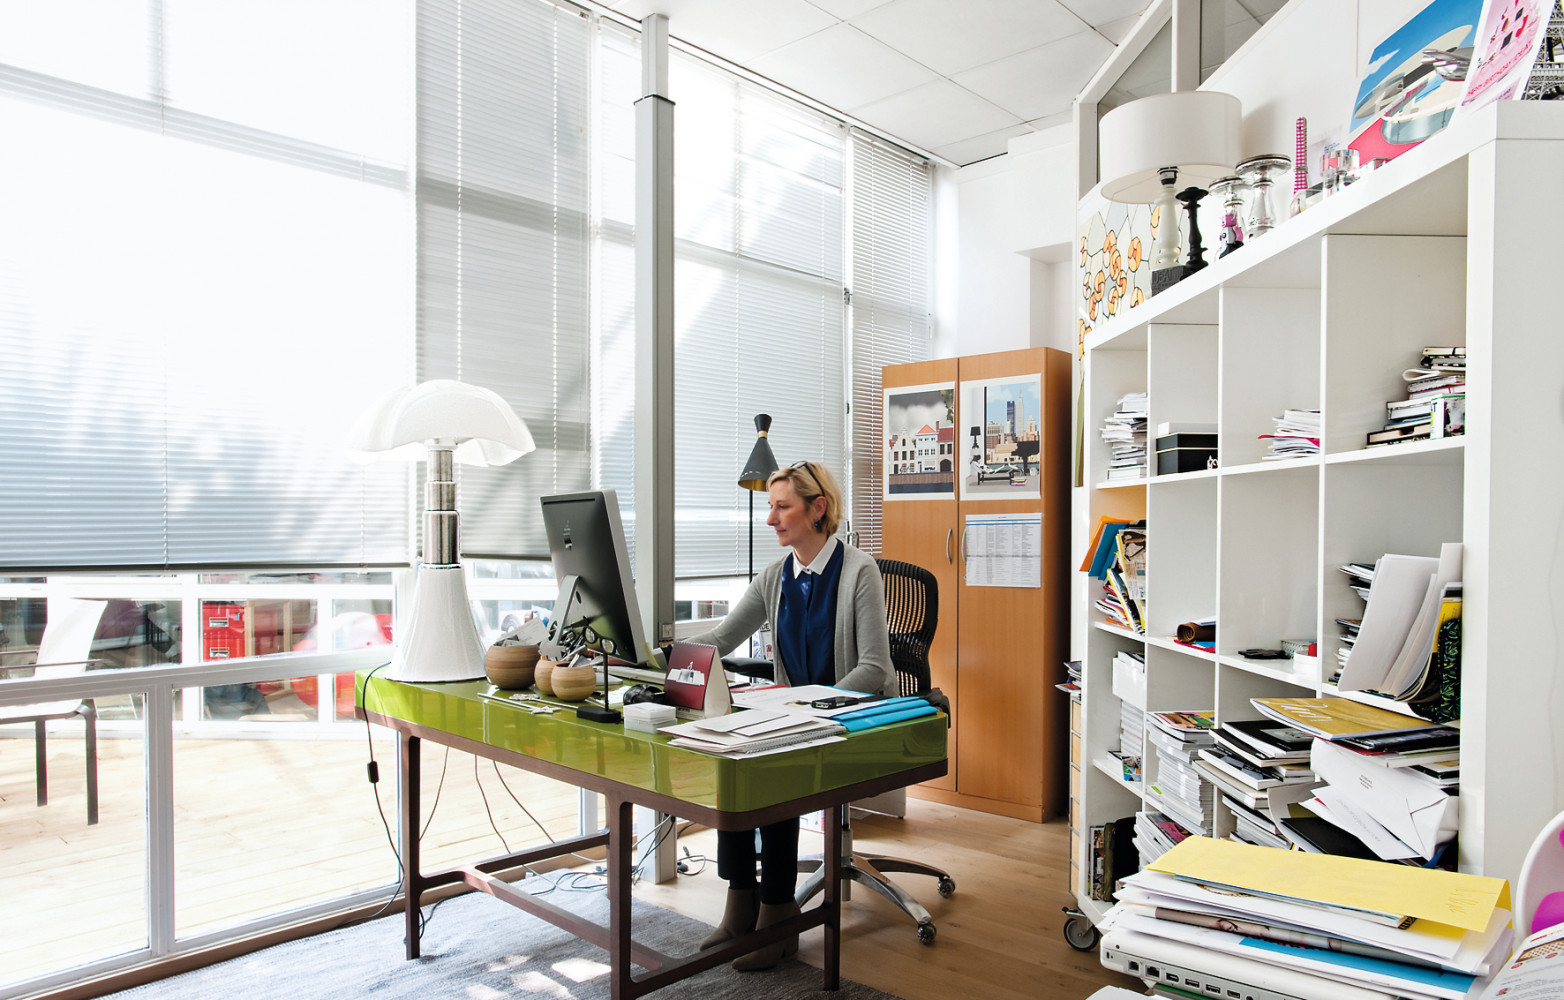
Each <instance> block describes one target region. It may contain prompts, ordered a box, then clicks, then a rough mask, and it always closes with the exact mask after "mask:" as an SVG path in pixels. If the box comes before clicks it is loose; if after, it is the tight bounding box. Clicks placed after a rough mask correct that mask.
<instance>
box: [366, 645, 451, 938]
mask: <svg viewBox="0 0 1564 1000" xmlns="http://www.w3.org/2000/svg"><path fill="white" fill-rule="evenodd" d="M390 665H391V663H390V661H387V662H385V663H382V664H381V665H380V666H378V667H375V668H374V669H373V670H371V671H369V672H368V673H367V674H365V675H364V683H363V685H362V686H357V685H355V687H356V690H355V692H354V704H355V705H356V706H357V707H358V708H359V709H361V710H363V712H364V743H365V745H366V746H367V747H368V750H369V764H368V765H367V767H366V771H367V773H368V775H369V784H370V786H371V789H372V790H373V792H374V796H375V811H376V812H378V813H379V814H380V825H381V827H382V828H383V829H384V830H385V832H386V843H387V844H388V845H389V846H390V848H391V856H392V857H394V858H395V859H396V870H397V883H396V887H395V888H394V889H392V891H391V895H390V897H389V898H388V899H387V900H386V901H385V902H384V903H382V904H381V906H380V908H379V909H377V910H376V911H375V912H374V913H371V914H369V915H368V916H366V917H364V918H363V920H365V921H368V920H374V919H375V918H377V917H380V916H382V915H383V914H384V913H385V912H386V911H387V910H389V909H390V908H391V905H392V904H393V903H395V902H396V899H397V897H398V896H400V895H401V894H402V893H403V891H404V890H405V889H406V887H407V868H406V866H405V865H404V864H403V863H402V852H401V851H399V850H397V846H396V837H395V835H394V834H392V832H391V822H390V821H389V820H388V819H386V807H385V803H384V802H382V801H381V800H380V764H379V762H378V761H376V760H375V741H374V737H373V731H372V730H371V729H370V726H369V682H370V681H371V680H373V679H374V677H375V675H376V674H377V673H379V672H380V671H382V670H384V669H386V668H387V667H389V666H390ZM450 761H451V750H450V748H449V747H446V748H445V759H444V760H443V761H442V762H441V764H440V782H439V784H438V785H437V786H436V787H435V792H434V804H433V805H431V806H430V807H429V817H428V819H426V820H425V821H424V826H423V829H421V830H419V831H418V841H419V843H422V842H423V839H424V834H426V833H428V832H429V824H430V823H432V822H434V813H435V810H436V809H438V808H439V807H440V793H441V792H442V791H443V790H444V789H445V772H446V768H447V767H448V766H449V765H450ZM443 902H445V900H444V899H439V900H436V901H435V902H434V904H433V905H432V906H430V907H429V909H428V911H427V912H425V911H424V910H423V909H422V908H420V910H419V914H418V937H419V940H422V939H423V936H424V928H425V927H426V926H428V923H429V918H430V917H432V916H433V915H434V911H435V908H436V907H438V906H439V905H440V904H441V903H443ZM356 922H362V921H356Z"/></svg>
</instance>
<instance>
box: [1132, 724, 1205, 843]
mask: <svg viewBox="0 0 1564 1000" xmlns="http://www.w3.org/2000/svg"><path fill="white" fill-rule="evenodd" d="M1214 725H1215V723H1214V721H1213V719H1212V713H1210V712H1147V713H1146V741H1147V743H1148V750H1151V751H1155V753H1156V756H1157V768H1156V772H1155V773H1156V782H1155V784H1153V785H1151V786H1150V788H1149V789H1148V791H1149V792H1150V793H1151V795H1150V796H1149V799H1150V801H1151V803H1152V804H1154V805H1155V806H1156V807H1157V808H1158V809H1159V810H1161V811H1162V812H1164V813H1167V815H1168V816H1170V817H1172V818H1173V819H1175V820H1177V821H1178V823H1179V825H1180V826H1182V827H1184V828H1185V829H1186V830H1188V831H1190V832H1191V833H1202V834H1203V833H1208V832H1210V830H1211V810H1212V806H1213V805H1214V803H1215V794H1214V792H1213V790H1212V788H1211V783H1210V782H1208V781H1206V780H1204V779H1203V778H1202V777H1201V776H1200V772H1199V771H1197V770H1196V769H1195V760H1196V758H1197V757H1198V755H1199V752H1200V750H1201V749H1202V748H1204V747H1209V746H1211V743H1212V739H1211V729H1212V727H1213V726H1214Z"/></svg>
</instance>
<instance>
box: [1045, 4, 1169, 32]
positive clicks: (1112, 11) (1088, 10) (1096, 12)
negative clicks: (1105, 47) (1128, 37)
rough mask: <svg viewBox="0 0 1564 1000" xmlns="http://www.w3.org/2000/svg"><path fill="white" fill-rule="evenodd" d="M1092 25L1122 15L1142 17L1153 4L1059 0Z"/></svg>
mask: <svg viewBox="0 0 1564 1000" xmlns="http://www.w3.org/2000/svg"><path fill="white" fill-rule="evenodd" d="M1058 2H1059V3H1061V4H1063V5H1064V6H1065V7H1068V8H1069V9H1070V10H1071V11H1073V12H1074V14H1075V16H1076V17H1079V18H1080V19H1081V20H1083V21H1085V22H1086V23H1087V24H1089V25H1091V26H1092V27H1094V28H1095V27H1097V26H1098V25H1101V24H1107V23H1108V22H1109V21H1117V20H1118V19H1119V18H1121V17H1130V16H1131V15H1133V16H1135V17H1140V15H1141V14H1142V13H1144V12H1145V10H1146V8H1147V7H1150V6H1151V4H1150V3H1148V2H1147V0H1058Z"/></svg>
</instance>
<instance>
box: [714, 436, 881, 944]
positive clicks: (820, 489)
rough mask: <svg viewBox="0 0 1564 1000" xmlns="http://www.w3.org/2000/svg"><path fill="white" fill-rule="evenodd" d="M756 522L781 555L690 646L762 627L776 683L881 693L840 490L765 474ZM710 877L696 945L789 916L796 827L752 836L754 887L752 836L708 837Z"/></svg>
mask: <svg viewBox="0 0 1564 1000" xmlns="http://www.w3.org/2000/svg"><path fill="white" fill-rule="evenodd" d="M767 485H768V488H769V492H770V494H771V513H770V514H769V515H768V516H767V517H766V523H767V524H769V525H771V527H772V529H773V530H775V531H776V533H777V544H779V545H782V546H785V547H789V548H791V550H792V551H790V552H789V553H788V554H787V555H785V556H783V557H782V558H781V559H778V560H777V561H776V562H774V563H772V564H771V565H769V566H767V567H766V568H765V569H763V570H761V571H760V572H759V573H758V574H756V576H755V579H754V580H753V581H751V583H750V585H749V589H748V590H747V591H745V593H744V596H743V597H742V598H740V599H739V601H738V603H737V604H736V605H734V607H733V609H732V610H731V611H730V612H729V613H728V617H727V618H726V619H725V620H724V621H723V623H722V624H721V625H719V626H718V627H717V628H715V629H713V630H712V631H711V632H708V633H706V634H705V635H701V636H697V637H695V638H694V639H692V640H691V641H692V642H698V643H704V644H706V645H711V646H716V647H717V648H718V649H719V650H720V651H722V652H723V653H728V652H730V651H731V650H733V649H734V648H735V647H736V646H738V645H739V643H740V642H743V641H744V640H746V639H748V638H749V637H750V636H751V635H752V634H754V632H755V630H756V629H758V628H760V627H761V625H763V624H764V625H768V626H769V627H770V629H771V634H772V636H773V646H774V650H775V656H774V660H773V662H774V670H775V676H776V682H777V683H778V684H786V685H788V686H794V685H802V684H829V685H833V686H836V687H841V688H846V689H847V690H850V691H863V692H867V693H870V694H884V695H890V694H894V693H895V687H896V673H895V671H894V670H893V669H892V667H891V647H890V639H889V636H888V634H887V631H886V626H885V590H884V585H883V584H882V583H881V582H880V569H879V566H878V565H876V564H875V561H874V557H872V556H870V555H868V554H867V553H864V552H861V551H859V550H858V549H855V548H853V547H852V546H851V545H848V544H847V543H846V542H844V541H842V540H840V539H838V538H836V537H835V535H836V527H837V525H838V523H840V521H841V512H842V491H841V489H840V488H839V487H838V486H837V485H836V479H835V477H833V476H832V475H831V473H830V471H829V470H827V469H826V467H825V466H823V465H821V464H820V463H818V462H798V463H796V464H794V465H792V466H790V467H788V468H786V469H780V470H778V471H777V472H775V473H773V474H772V475H771V478H770V480H769V481H768V483H767ZM717 874H718V875H720V876H721V877H722V878H723V879H725V880H726V881H727V883H728V895H727V902H726V904H725V905H724V907H723V913H722V923H721V924H720V925H718V927H717V930H716V932H715V933H713V934H712V935H711V936H710V937H708V938H707V939H706V940H705V941H702V942H701V947H702V948H705V947H709V946H710V945H714V944H719V943H721V942H723V941H727V940H729V939H731V938H735V937H738V936H740V935H742V934H747V933H749V932H750V931H751V930H754V929H755V928H756V927H757V926H758V927H768V926H770V925H771V924H775V923H780V922H781V921H783V920H786V919H787V918H789V917H791V916H794V915H796V914H797V913H798V912H799V910H798V904H797V903H795V902H794V901H793V891H794V886H795V884H796V883H797V880H798V819H797V818H794V819H788V820H783V821H781V822H779V823H773V824H772V825H770V826H765V827H761V829H760V880H759V884H758V887H757V883H756V879H755V835H754V832H753V831H748V830H744V831H738V830H733V831H729V830H718V831H717ZM797 950H798V937H797V935H794V936H793V937H791V938H789V939H787V940H784V941H779V942H777V943H776V944H772V945H767V946H766V947H764V948H760V949H758V950H756V951H753V952H750V953H749V954H748V955H743V956H741V957H739V958H737V959H735V960H734V961H733V967H734V968H735V969H738V970H740V971H751V970H756V969H769V968H771V967H773V966H775V965H776V964H777V963H779V962H781V961H782V959H783V958H784V957H785V956H787V955H791V954H793V953H794V952H796V951H797Z"/></svg>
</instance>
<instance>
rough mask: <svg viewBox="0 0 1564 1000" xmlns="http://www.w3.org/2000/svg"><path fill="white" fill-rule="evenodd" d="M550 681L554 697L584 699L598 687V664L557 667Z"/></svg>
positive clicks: (569, 699)
mask: <svg viewBox="0 0 1564 1000" xmlns="http://www.w3.org/2000/svg"><path fill="white" fill-rule="evenodd" d="M549 683H550V684H552V685H553V687H554V697H556V698H558V699H559V700H560V701H582V700H584V699H585V698H586V696H587V695H589V694H591V693H592V692H593V691H595V690H596V689H597V664H595V663H585V664H582V665H581V666H579V667H555V668H554V676H553V677H552V678H551V679H550V680H549Z"/></svg>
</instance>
